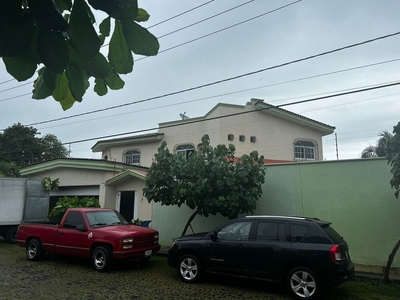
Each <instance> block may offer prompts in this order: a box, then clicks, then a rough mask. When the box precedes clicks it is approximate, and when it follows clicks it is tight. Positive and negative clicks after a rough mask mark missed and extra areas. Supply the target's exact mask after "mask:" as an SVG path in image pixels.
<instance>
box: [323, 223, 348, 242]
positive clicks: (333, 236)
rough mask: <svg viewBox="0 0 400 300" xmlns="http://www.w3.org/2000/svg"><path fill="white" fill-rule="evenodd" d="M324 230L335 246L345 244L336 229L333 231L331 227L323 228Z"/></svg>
mask: <svg viewBox="0 0 400 300" xmlns="http://www.w3.org/2000/svg"><path fill="white" fill-rule="evenodd" d="M322 229H323V230H324V231H325V233H326V234H327V235H328V236H329V237H330V238H331V240H332V241H333V242H334V243H335V244H341V243H343V238H342V237H341V236H340V235H339V233H337V232H336V230H335V229H333V228H332V227H330V226H323V227H322Z"/></svg>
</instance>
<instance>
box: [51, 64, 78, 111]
mask: <svg viewBox="0 0 400 300" xmlns="http://www.w3.org/2000/svg"><path fill="white" fill-rule="evenodd" d="M53 98H54V99H55V100H56V101H58V102H60V104H61V107H62V109H63V110H67V109H69V108H71V107H72V105H73V104H74V102H75V99H74V96H73V95H72V93H71V90H70V89H69V82H68V78H67V76H66V74H65V72H63V73H62V74H59V75H57V81H56V88H55V89H54V91H53Z"/></svg>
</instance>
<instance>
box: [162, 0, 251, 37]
mask: <svg viewBox="0 0 400 300" xmlns="http://www.w3.org/2000/svg"><path fill="white" fill-rule="evenodd" d="M253 1H254V0H250V1H247V2H245V3H242V4H239V5H236V6H234V7H232V8H229V9H227V10H224V11H222V12H220V13H217V14H215V15H212V16H210V17H208V18H205V19H202V20H200V21H197V22H195V23H192V24H190V25H187V26H184V27H181V28H178V29H176V30H174V31H171V32H168V33H166V34H163V35H161V36H158V37H157V38H158V39H161V38H163V37H166V36H169V35H171V34H173V33H176V32H179V31H181V30H184V29H187V28H189V27H192V26H195V25H197V24H200V23H203V22H205V21H208V20H211V19H212V18H215V17H218V16H221V15H223V14H225V13H227V12H230V11H232V10H235V9H236V8H239V7H241V6H244V5H246V4H249V3H251V2H253Z"/></svg>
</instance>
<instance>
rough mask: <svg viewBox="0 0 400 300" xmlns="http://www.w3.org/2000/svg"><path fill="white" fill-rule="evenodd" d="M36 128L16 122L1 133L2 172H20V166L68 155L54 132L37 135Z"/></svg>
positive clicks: (12, 175) (5, 173) (8, 175)
mask: <svg viewBox="0 0 400 300" xmlns="http://www.w3.org/2000/svg"><path fill="white" fill-rule="evenodd" d="M39 134H40V133H39V132H38V131H37V129H36V128H33V127H28V126H24V125H22V124H20V123H17V124H14V125H13V126H10V127H8V128H6V129H5V130H4V132H3V133H0V173H2V174H3V175H4V176H7V177H14V176H17V175H18V174H19V168H21V167H23V166H26V165H29V164H32V163H36V162H40V161H43V160H45V159H50V158H63V157H67V154H68V150H67V149H66V148H65V147H64V146H63V145H62V143H61V141H60V140H58V139H57V137H56V136H55V135H53V134H47V135H45V136H43V137H37V135H39Z"/></svg>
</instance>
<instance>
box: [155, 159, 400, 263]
mask: <svg viewBox="0 0 400 300" xmlns="http://www.w3.org/2000/svg"><path fill="white" fill-rule="evenodd" d="M390 178H391V173H390V168H389V166H388V165H387V163H386V160H385V159H357V160H341V161H323V162H307V163H292V164H282V165H269V166H267V175H266V183H265V184H264V186H263V191H264V192H263V195H262V197H261V199H260V200H259V202H258V206H257V210H256V212H255V214H258V215H263V214H269V215H297V216H308V217H317V218H320V219H323V220H327V221H331V222H332V226H333V227H334V228H335V229H336V230H337V231H338V232H339V233H340V234H341V235H343V236H344V238H345V239H346V241H347V242H348V244H349V247H350V255H351V257H352V260H353V261H354V262H355V263H356V264H358V265H362V266H368V265H371V266H372V267H373V266H384V265H385V264H386V261H387V257H388V255H389V253H390V251H391V250H392V248H393V247H394V245H395V244H396V242H397V240H398V239H399V238H400V200H398V199H396V198H395V196H394V190H392V189H391V188H390V184H389V180H390ZM191 213H192V211H191V210H190V209H188V208H186V207H181V208H178V207H162V206H160V205H159V204H155V205H154V207H153V228H156V229H158V230H159V231H160V241H161V243H162V244H165V245H170V244H171V242H172V238H174V237H178V236H179V235H180V234H181V232H182V230H183V227H184V225H185V224H186V221H187V219H188V218H189V216H190V215H191ZM226 220H227V219H226V218H222V217H221V216H213V217H210V218H204V217H200V216H197V217H196V219H195V220H194V222H193V228H194V230H195V232H201V231H209V230H211V229H212V228H213V227H214V226H216V225H217V224H219V223H221V222H224V221H226ZM189 232H190V231H189ZM393 266H394V267H400V254H399V255H397V257H396V258H395V260H394V264H393ZM375 270H380V269H379V268H375Z"/></svg>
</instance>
